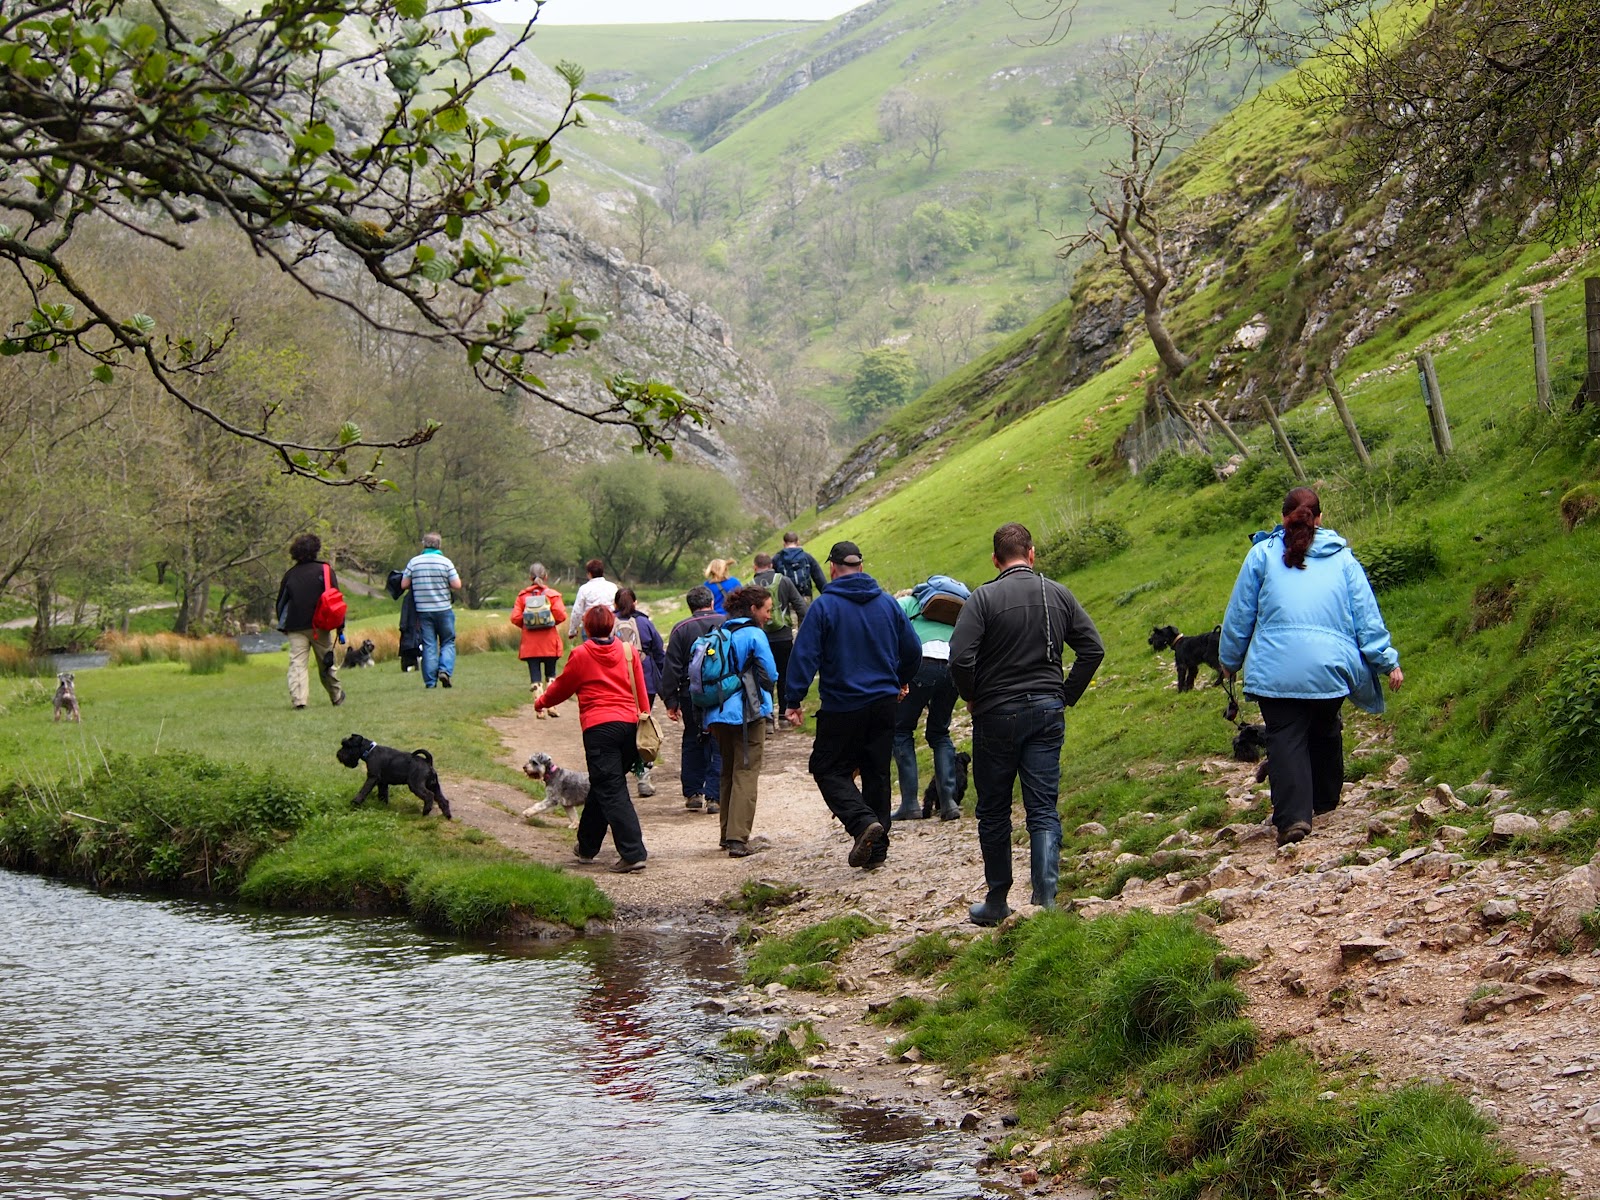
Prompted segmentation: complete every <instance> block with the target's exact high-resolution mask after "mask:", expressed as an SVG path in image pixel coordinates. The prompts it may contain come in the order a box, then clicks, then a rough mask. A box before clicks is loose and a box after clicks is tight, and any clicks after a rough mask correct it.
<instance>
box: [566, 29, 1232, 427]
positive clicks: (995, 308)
mask: <svg viewBox="0 0 1600 1200" xmlns="http://www.w3.org/2000/svg"><path fill="white" fill-rule="evenodd" d="M1168 15H1169V13H1168V8H1167V6H1166V5H1165V4H1164V3H1162V2H1161V0H1130V3H1128V4H1125V5H1123V6H1120V7H1116V8H1112V7H1104V6H1093V7H1085V8H1083V9H1081V10H1080V12H1079V13H1078V15H1077V18H1076V19H1075V21H1074V22H1073V24H1072V26H1071V28H1070V30H1069V31H1067V32H1065V34H1064V36H1061V37H1059V38H1056V39H1050V38H1047V37H1045V36H1044V35H1045V33H1046V32H1047V30H1046V28H1045V27H1043V26H1041V25H1039V24H1037V23H1035V22H1031V21H1029V20H1027V19H1025V18H1024V17H1022V16H1020V15H1018V13H1017V12H1016V10H1015V9H1013V8H1012V7H1011V6H1010V5H1009V4H1006V3H1004V0H983V2H981V3H966V4H947V3H939V2H937V0H874V2H873V3H869V4H866V5H863V6H861V7H860V8H858V9H856V10H854V11H852V12H851V13H847V14H845V15H844V16H842V17H840V18H838V19H837V20H835V21H831V22H827V23H822V24H813V25H809V26H807V25H799V26H793V25H786V24H784V23H781V22H772V23H766V24H762V23H751V22H731V23H716V24H705V25H684V26H654V27H647V28H645V29H643V30H639V31H626V32H624V31H619V30H618V29H617V28H616V27H580V26H551V27H549V28H547V29H545V30H543V31H541V33H540V34H539V39H538V52H539V53H540V54H541V55H544V56H546V57H547V58H549V59H551V60H553V59H555V58H570V59H574V60H576V61H579V62H582V63H584V64H585V65H586V66H587V67H588V68H589V69H590V81H591V82H592V83H593V84H594V85H595V86H596V87H600V88H603V89H606V90H608V91H609V92H610V93H611V94H613V95H615V96H617V98H618V101H619V104H618V109H617V111H618V112H620V113H623V114H625V115H626V116H628V117H629V118H632V119H634V120H639V121H643V122H646V123H648V124H649V125H650V126H651V127H652V129H653V130H655V131H656V132H658V133H661V134H665V135H668V136H672V137H677V138H680V139H682V141H683V142H684V143H686V147H685V149H684V151H683V154H682V156H681V157H672V156H669V159H670V168H669V166H668V162H666V161H664V162H663V163H662V164H661V165H660V166H659V167H658V168H657V169H656V171H655V172H653V173H652V172H649V171H644V170H642V168H641V165H640V163H639V161H638V158H639V154H638V151H639V150H640V149H645V150H646V151H647V152H654V150H653V148H650V147H647V146H645V147H642V146H641V145H640V144H639V143H638V142H637V140H635V144H634V146H633V147H632V148H630V147H628V146H624V145H622V142H624V141H626V140H628V139H626V138H619V139H617V147H616V149H617V154H618V156H619V163H621V162H623V161H624V160H625V161H626V163H627V165H626V167H625V168H623V170H624V172H625V173H626V174H629V175H632V176H634V177H636V178H640V179H644V180H646V181H647V182H650V183H653V184H659V185H661V187H660V190H659V191H658V192H657V193H656V195H657V199H658V200H659V201H660V202H661V203H662V205H663V206H664V207H665V208H666V209H667V212H668V216H669V218H670V220H671V227H670V229H669V230H668V231H667V232H666V233H665V234H664V235H662V236H661V238H660V239H659V244H658V245H656V246H655V247H654V249H652V250H651V251H650V257H651V261H652V262H653V263H655V264H656V265H658V266H660V267H661V268H662V269H663V271H664V272H665V273H666V274H667V276H668V277H669V278H671V279H672V280H673V281H674V282H675V283H677V284H679V285H680V286H683V287H686V288H688V289H689V290H691V291H694V292H696V293H697V294H701V295H705V296H707V297H708V298H709V299H710V300H711V301H712V302H713V303H714V304H715V305H716V307H717V309H718V311H719V312H721V313H723V314H724V315H725V316H727V317H728V318H729V319H730V320H731V321H732V322H733V323H734V325H735V327H736V329H737V331H738V333H739V337H740V344H741V347H742V348H747V349H749V350H751V351H753V352H754V353H756V354H758V355H759V356H760V357H761V358H762V359H763V361H764V363H765V364H766V365H767V366H768V368H769V370H770V371H771V372H772V373H773V374H774V375H776V376H777V377H778V378H779V379H780V387H783V388H786V389H787V390H788V391H789V393H790V394H791V395H796V396H800V395H803V396H805V397H806V398H808V399H813V400H822V401H824V402H827V403H831V404H833V405H834V406H835V408H836V409H838V408H840V406H841V401H842V397H843V394H844V392H845V389H846V387H847V386H848V384H849V382H850V379H851V378H852V376H853V373H854V371H855V368H856V366H857V363H858V362H859V354H860V352H861V351H863V350H866V349H869V348H872V347H876V346H885V345H887V346H895V347H899V348H902V349H905V350H906V351H908V352H909V353H910V354H911V355H912V358H913V360H914V362H915V364H916V366H917V369H918V370H919V372H920V373H921V377H922V379H923V381H924V382H929V381H932V380H935V379H938V378H940V377H942V376H943V375H945V374H946V373H947V372H948V371H950V370H951V369H953V368H954V367H956V366H958V365H959V364H961V363H963V362H965V361H967V360H969V359H970V358H971V357H973V356H974V355H975V354H981V353H982V352H983V351H984V350H985V349H986V348H987V347H989V346H991V345H992V344H994V343H995V342H996V341H997V340H998V339H999V338H1000V337H1001V336H1002V335H1003V333H1004V332H1005V331H1007V330H1010V329H1014V328H1016V327H1017V325H1019V324H1021V323H1022V322H1023V321H1024V320H1026V313H1027V312H1028V311H1030V308H1031V309H1033V310H1036V309H1037V308H1039V307H1041V306H1043V305H1045V304H1048V303H1049V302H1050V301H1051V300H1052V299H1054V298H1056V297H1058V296H1059V295H1060V294H1061V292H1062V289H1063V280H1064V278H1065V270H1064V266H1063V264H1062V263H1061V262H1060V261H1059V260H1058V259H1057V257H1056V255H1057V250H1058V248H1059V243H1058V241H1057V240H1056V238H1055V237H1054V236H1053V234H1052V232H1051V231H1057V230H1068V231H1070V230H1072V229H1073V228H1074V227H1076V226H1081V222H1082V219H1083V214H1084V212H1085V199H1084V188H1085V185H1086V184H1087V183H1088V182H1089V181H1090V180H1091V179H1093V178H1095V177H1097V175H1098V172H1099V170H1100V166H1101V159H1102V158H1103V157H1104V155H1105V153H1106V149H1105V147H1104V146H1096V145H1091V144H1090V135H1091V134H1092V132H1093V124H1094V117H1093V115H1092V108H1093V104H1094V100H1095V95H1094V87H1095V85H1094V79H1093V71H1094V68H1095V66H1096V63H1097V61H1098V60H1099V58H1100V57H1101V56H1102V52H1103V47H1104V44H1105V42H1106V41H1107V39H1109V38H1112V37H1115V36H1118V35H1121V34H1125V33H1127V32H1128V31H1130V30H1133V29H1136V28H1138V27H1141V26H1147V25H1151V24H1157V23H1160V22H1161V21H1163V20H1164V19H1165V18H1166V17H1167V16H1168ZM1040 43H1043V44H1040ZM696 48H697V49H698V50H699V56H698V61H695V58H696V55H695V53H694V52H693V50H694V49H696ZM1243 82H1244V77H1243V75H1242V74H1240V75H1238V76H1236V77H1232V78H1230V79H1223V80H1219V81H1218V88H1217V90H1218V92H1219V94H1220V95H1221V96H1222V97H1223V99H1222V100H1220V101H1218V102H1217V103H1216V104H1214V105H1211V106H1209V107H1208V106H1204V105H1202V106H1200V107H1201V111H1200V112H1199V113H1198V114H1197V116H1198V119H1199V122H1200V123H1201V124H1203V123H1204V122H1205V121H1207V120H1210V119H1214V118H1215V117H1217V116H1219V115H1221V113H1222V112H1223V111H1225V109H1226V107H1227V105H1228V104H1231V102H1232V98H1233V97H1236V96H1237V95H1238V93H1239V89H1240V88H1241V87H1242V86H1243ZM575 144H577V143H575ZM582 145H583V149H584V152H585V153H586V154H600V155H604V154H605V153H606V151H605V150H604V149H603V147H602V148H597V147H596V146H595V145H594V144H593V143H592V142H590V141H584V142H583V143H582ZM690 147H692V148H693V149H690ZM668 174H671V175H672V176H673V182H672V183H671V184H670V185H669V184H668V183H667V177H668ZM691 192H692V193H693V194H694V196H695V199H694V200H693V202H692V203H691V201H690V199H689V198H688V197H689V194H690V193H691ZM608 203H611V204H615V203H617V201H616V200H615V199H613V200H612V201H608ZM621 203H622V204H623V206H624V207H625V206H626V204H627V203H629V201H627V200H626V199H624V200H622V201H621ZM617 223H618V229H619V232H618V234H617V237H618V240H623V239H624V234H623V233H622V232H621V231H622V230H623V229H624V228H626V227H627V226H628V221H627V217H626V213H625V212H624V213H623V214H622V215H621V216H620V217H619V219H618V222H617Z"/></svg>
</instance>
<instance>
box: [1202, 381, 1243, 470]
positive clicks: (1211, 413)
mask: <svg viewBox="0 0 1600 1200" xmlns="http://www.w3.org/2000/svg"><path fill="white" fill-rule="evenodd" d="M1199 404H1200V407H1201V409H1202V410H1203V411H1204V412H1205V414H1206V416H1207V417H1208V418H1210V420H1211V423H1212V424H1213V425H1215V426H1216V427H1217V428H1218V429H1220V430H1222V436H1223V437H1225V438H1227V439H1228V440H1229V441H1230V442H1232V443H1233V447H1234V449H1235V450H1237V451H1238V452H1239V453H1240V454H1242V455H1244V456H1245V457H1246V458H1249V457H1250V449H1249V447H1248V446H1246V445H1245V444H1244V443H1243V442H1242V441H1240V440H1239V435H1238V434H1237V433H1235V432H1234V431H1233V426H1232V425H1229V424H1228V423H1227V422H1226V421H1224V420H1223V419H1222V414H1221V413H1219V412H1218V411H1217V410H1216V408H1215V407H1214V406H1213V405H1212V403H1211V401H1209V400H1207V399H1206V398H1205V397H1204V396H1202V397H1201V398H1200V400H1199Z"/></svg>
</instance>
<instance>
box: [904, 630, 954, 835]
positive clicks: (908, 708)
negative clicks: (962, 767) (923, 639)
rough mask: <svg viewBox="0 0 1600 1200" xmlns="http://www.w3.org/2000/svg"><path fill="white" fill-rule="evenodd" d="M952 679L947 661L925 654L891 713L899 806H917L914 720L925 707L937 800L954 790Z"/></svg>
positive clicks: (942, 801)
mask: <svg viewBox="0 0 1600 1200" xmlns="http://www.w3.org/2000/svg"><path fill="white" fill-rule="evenodd" d="M957 699H958V697H957V694H956V685H955V681H954V680H952V679H951V678H950V664H949V663H947V662H943V661H941V660H939V659H937V658H925V659H923V660H922V666H920V667H918V668H917V677H916V678H915V679H913V680H912V681H911V690H910V691H909V692H907V693H906V698H905V699H904V700H902V701H900V707H899V708H897V709H895V714H894V769H895V774H896V775H898V776H899V777H900V807H901V808H902V809H912V808H916V809H918V810H920V808H921V801H920V799H919V798H918V796H917V722H918V721H920V720H921V719H922V710H923V709H927V710H928V747H929V749H931V750H932V751H933V779H934V782H935V783H936V784H937V785H938V788H939V803H940V804H948V803H949V802H950V800H951V799H952V798H953V797H954V796H955V794H956V744H955V743H954V742H952V741H951V740H950V714H951V713H952V712H954V711H955V707H956V700H957Z"/></svg>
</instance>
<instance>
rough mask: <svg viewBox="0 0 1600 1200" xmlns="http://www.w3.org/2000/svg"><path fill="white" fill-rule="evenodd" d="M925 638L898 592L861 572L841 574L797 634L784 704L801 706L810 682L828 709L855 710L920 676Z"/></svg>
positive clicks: (894, 692)
mask: <svg viewBox="0 0 1600 1200" xmlns="http://www.w3.org/2000/svg"><path fill="white" fill-rule="evenodd" d="M921 665H922V642H921V640H920V639H919V638H918V637H917V634H916V631H915V630H913V629H912V628H911V622H910V621H908V620H906V615H905V613H903V612H901V611H900V605H899V604H897V603H896V602H895V599H894V597H893V596H891V595H889V593H887V592H885V591H884V590H883V589H882V588H881V587H879V586H878V581H877V580H876V579H874V578H873V577H872V576H870V575H867V574H864V573H862V572H851V573H850V574H848V575H841V576H839V578H837V579H835V580H834V581H833V582H832V583H830V584H829V585H828V586H827V587H825V588H823V589H822V595H820V596H818V597H817V598H816V599H815V600H814V601H812V603H811V609H810V611H809V612H807V613H806V619H805V620H804V621H803V622H801V624H800V632H799V633H797V634H796V635H795V639H794V654H793V656H792V657H791V658H790V659H789V670H788V672H787V674H786V675H785V677H784V703H785V705H786V706H787V707H789V708H797V707H799V705H800V702H801V701H802V700H804V699H805V695H806V692H807V691H808V690H809V689H810V687H811V681H812V679H814V678H818V676H819V672H820V679H819V682H818V684H817V693H818V695H819V697H820V698H821V701H822V709H823V711H824V712H830V713H841V712H855V711H857V710H859V709H863V708H866V707H867V706H868V705H869V704H872V703H874V702H875V701H878V700H883V699H886V698H888V697H890V696H898V695H899V694H900V689H901V687H902V686H904V685H906V684H909V683H910V682H911V681H912V680H913V679H915V678H916V675H917V669H918V668H919V667H920V666H921Z"/></svg>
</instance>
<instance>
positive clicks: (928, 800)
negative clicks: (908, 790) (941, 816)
mask: <svg viewBox="0 0 1600 1200" xmlns="http://www.w3.org/2000/svg"><path fill="white" fill-rule="evenodd" d="M971 765H972V755H970V754H968V753H967V752H966V751H965V750H957V751H956V794H955V796H954V799H955V802H956V808H957V809H959V808H960V807H961V800H962V797H964V796H965V795H966V794H967V768H968V767H970V766H971ZM938 807H939V785H938V783H937V782H936V781H935V780H932V779H930V780H928V788H927V790H926V791H925V792H923V793H922V819H923V820H927V819H928V818H929V817H931V816H933V814H934V810H935V809H937V808H938ZM948 819H949V820H952V821H953V820H955V818H954V817H950V818H948Z"/></svg>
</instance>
